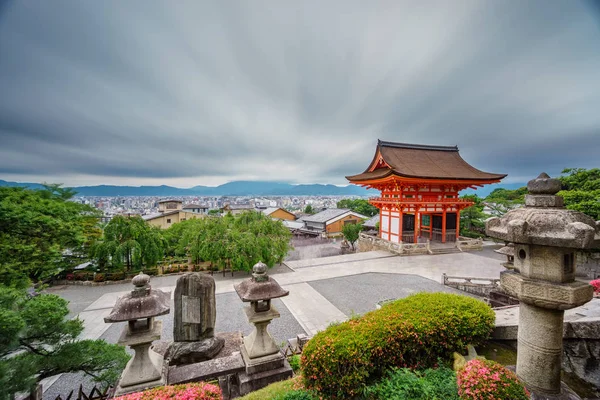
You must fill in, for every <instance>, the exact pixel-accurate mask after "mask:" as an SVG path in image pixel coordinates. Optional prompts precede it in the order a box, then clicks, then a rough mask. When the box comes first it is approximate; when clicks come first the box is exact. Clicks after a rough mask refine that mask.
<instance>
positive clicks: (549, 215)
mask: <svg viewBox="0 0 600 400" xmlns="http://www.w3.org/2000/svg"><path fill="white" fill-rule="evenodd" d="M560 188H561V185H560V181H559V180H557V179H552V178H550V177H549V176H548V175H546V174H544V173H542V174H541V175H540V176H539V177H538V178H536V179H533V180H531V181H529V182H528V183H527V189H528V191H529V194H528V195H527V196H526V197H525V207H523V208H518V209H514V210H511V211H509V212H508V213H506V215H504V216H503V217H502V218H490V219H489V220H488V221H487V222H486V233H487V234H488V235H489V236H491V237H494V238H498V239H502V240H504V241H506V242H512V243H514V261H513V262H514V269H513V270H508V271H504V272H502V273H501V274H500V285H501V287H502V289H503V290H504V291H505V292H507V293H508V294H510V295H512V296H514V297H517V298H518V299H519V300H520V308H519V333H518V349H517V375H518V376H519V378H520V379H522V380H523V381H524V383H525V384H526V385H527V387H528V388H529V389H530V390H531V391H532V392H533V394H534V398H537V399H545V398H549V399H554V398H561V397H560V392H561V380H560V370H561V357H562V339H563V317H564V310H567V309H571V308H575V307H578V306H581V305H583V304H585V303H587V302H588V301H590V300H591V299H592V294H593V288H592V287H591V286H590V285H588V284H587V283H585V282H577V281H575V251H577V250H581V249H588V248H591V247H599V246H600V226H599V225H598V223H597V222H595V221H594V220H593V219H592V218H591V217H589V216H587V215H585V214H583V213H581V212H578V211H573V210H566V209H565V208H564V207H563V199H562V197H560V196H556V193H557V192H558V191H559V190H560Z"/></svg>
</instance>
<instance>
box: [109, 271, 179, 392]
mask: <svg viewBox="0 0 600 400" xmlns="http://www.w3.org/2000/svg"><path fill="white" fill-rule="evenodd" d="M149 282H150V277H149V276H148V275H145V274H143V273H140V274H139V275H137V276H135V277H134V278H133V280H132V281H131V283H133V285H134V286H135V288H134V289H133V290H132V291H131V293H128V294H126V295H124V296H122V297H120V298H119V299H118V300H117V303H116V304H115V306H114V307H113V309H112V312H111V313H110V315H109V316H108V317H106V318H104V322H106V323H114V322H127V327H126V328H125V329H124V330H123V333H122V334H121V338H120V339H119V342H118V343H119V344H122V345H126V346H130V347H131V348H132V349H133V350H134V351H135V355H134V356H133V358H132V359H131V360H129V362H128V363H127V366H126V367H125V370H124V371H123V374H122V375H121V379H120V380H119V385H118V386H117V389H116V391H115V395H122V394H125V393H131V392H137V391H141V390H144V389H148V388H152V387H155V386H160V385H164V384H165V382H164V379H163V377H162V374H161V371H162V363H163V359H162V357H161V356H160V355H159V354H157V353H155V352H154V351H152V350H151V349H150V346H151V345H152V342H153V341H154V340H158V339H160V335H161V332H162V322H161V321H155V320H154V318H155V317H158V316H159V315H164V314H168V313H169V311H170V309H169V304H170V296H169V294H168V293H165V292H163V291H161V290H156V289H155V290H152V289H151V287H150V285H149Z"/></svg>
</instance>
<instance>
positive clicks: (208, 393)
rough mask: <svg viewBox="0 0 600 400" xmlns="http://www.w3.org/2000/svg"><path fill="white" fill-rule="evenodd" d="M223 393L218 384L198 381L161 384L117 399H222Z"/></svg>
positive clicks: (116, 398)
mask: <svg viewBox="0 0 600 400" xmlns="http://www.w3.org/2000/svg"><path fill="white" fill-rule="evenodd" d="M222 398H223V395H222V393H221V389H220V388H219V387H218V386H215V385H211V384H210V383H204V382H196V383H186V384H184V385H174V386H161V387H157V388H154V389H150V390H146V391H144V392H138V393H130V394H127V395H125V396H120V397H115V400H154V399H157V400H163V399H164V400H166V399H176V400H221V399H222Z"/></svg>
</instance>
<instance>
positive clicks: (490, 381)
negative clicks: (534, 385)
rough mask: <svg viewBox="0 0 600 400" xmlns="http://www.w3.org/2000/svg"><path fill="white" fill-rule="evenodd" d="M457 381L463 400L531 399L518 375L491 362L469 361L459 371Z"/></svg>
mask: <svg viewBox="0 0 600 400" xmlns="http://www.w3.org/2000/svg"><path fill="white" fill-rule="evenodd" d="M457 381H458V394H459V395H460V398H461V399H463V400H492V399H511V400H528V399H529V392H528V391H527V389H525V387H524V386H523V384H522V383H521V382H520V381H519V379H518V378H517V375H516V374H515V373H514V372H512V371H510V370H508V369H506V368H505V367H503V366H502V365H500V364H498V363H497V362H494V361H491V360H480V359H474V360H471V361H469V362H468V363H467V364H466V365H465V367H464V368H463V369H461V370H460V371H458V374H457Z"/></svg>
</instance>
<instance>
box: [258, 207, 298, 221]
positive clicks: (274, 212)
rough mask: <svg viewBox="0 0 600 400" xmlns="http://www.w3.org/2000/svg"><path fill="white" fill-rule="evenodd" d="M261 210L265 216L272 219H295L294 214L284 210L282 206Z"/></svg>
mask: <svg viewBox="0 0 600 400" xmlns="http://www.w3.org/2000/svg"><path fill="white" fill-rule="evenodd" d="M261 212H262V213H263V214H265V215H266V216H267V217H271V218H274V219H281V220H286V221H295V220H296V216H295V215H294V214H292V213H291V212H289V211H287V210H284V209H283V208H277V207H269V208H265V209H264V210H261Z"/></svg>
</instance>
